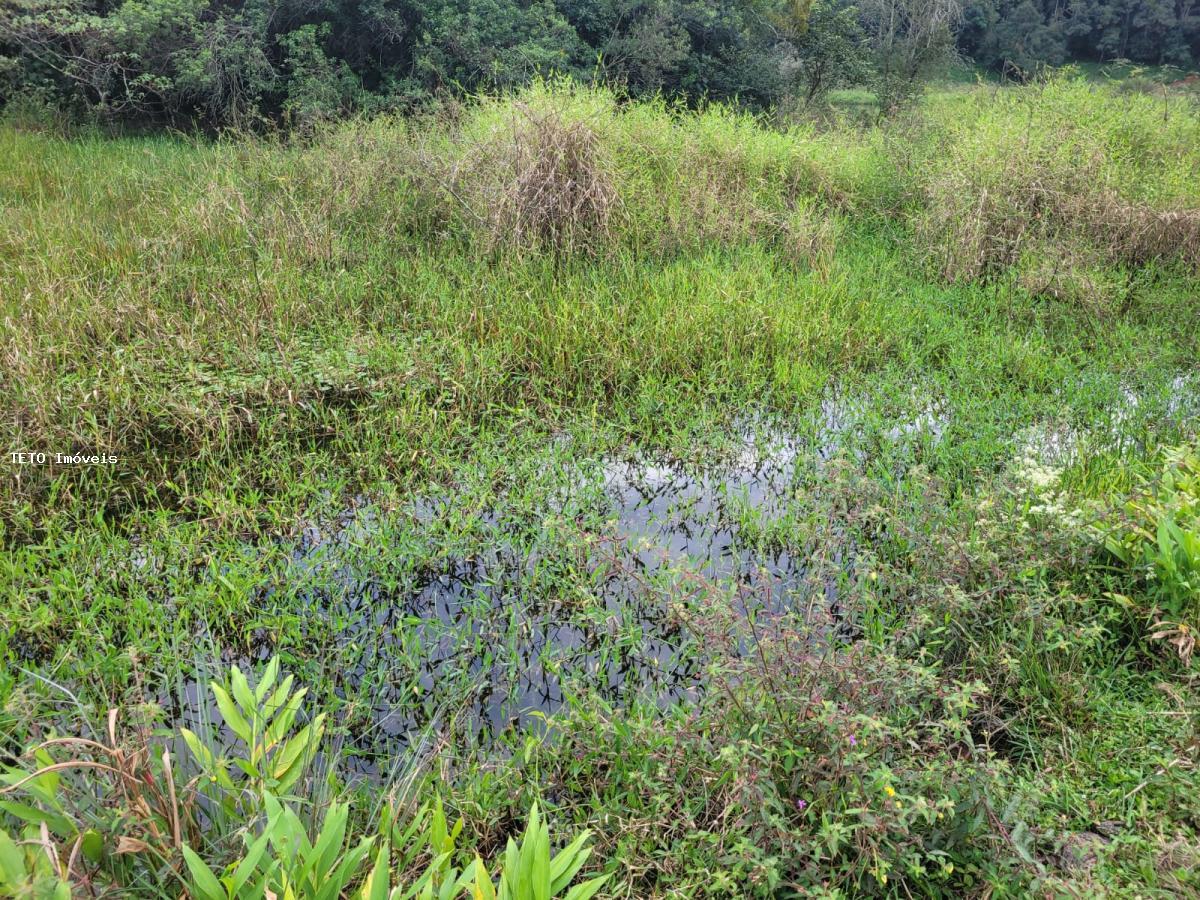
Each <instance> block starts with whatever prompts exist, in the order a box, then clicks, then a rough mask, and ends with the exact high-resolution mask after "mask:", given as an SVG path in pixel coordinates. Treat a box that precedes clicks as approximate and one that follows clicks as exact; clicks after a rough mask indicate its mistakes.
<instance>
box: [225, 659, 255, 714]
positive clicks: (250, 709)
mask: <svg viewBox="0 0 1200 900" xmlns="http://www.w3.org/2000/svg"><path fill="white" fill-rule="evenodd" d="M229 686H230V688H231V689H232V690H233V699H234V700H236V701H237V702H238V705H239V706H241V708H242V712H243V713H245V714H246V715H249V716H251V717H256V713H257V711H258V703H257V702H256V701H255V699H254V692H253V691H251V690H250V682H248V681H247V680H246V676H245V675H243V674H242V670H241V669H239V668H238V667H237V666H232V667H231V668H230V669H229Z"/></svg>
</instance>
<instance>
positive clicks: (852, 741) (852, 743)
mask: <svg viewBox="0 0 1200 900" xmlns="http://www.w3.org/2000/svg"><path fill="white" fill-rule="evenodd" d="M850 746H851V747H857V746H858V738H856V737H855V736H854V735H850Z"/></svg>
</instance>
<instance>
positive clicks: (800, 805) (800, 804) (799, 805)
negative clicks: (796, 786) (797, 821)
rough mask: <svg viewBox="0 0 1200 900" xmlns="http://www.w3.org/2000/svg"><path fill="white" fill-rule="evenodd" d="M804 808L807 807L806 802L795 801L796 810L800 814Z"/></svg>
mask: <svg viewBox="0 0 1200 900" xmlns="http://www.w3.org/2000/svg"><path fill="white" fill-rule="evenodd" d="M806 806H808V801H807V800H797V801H796V809H798V810H800V812H804V808H805V807H806Z"/></svg>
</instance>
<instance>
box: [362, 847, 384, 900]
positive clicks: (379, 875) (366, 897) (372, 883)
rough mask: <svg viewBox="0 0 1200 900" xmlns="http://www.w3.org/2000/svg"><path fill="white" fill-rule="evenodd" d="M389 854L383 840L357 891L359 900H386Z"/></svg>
mask: <svg viewBox="0 0 1200 900" xmlns="http://www.w3.org/2000/svg"><path fill="white" fill-rule="evenodd" d="M389 856H390V853H389V848H388V843H387V841H384V842H383V844H382V846H380V848H379V852H377V853H376V854H375V865H374V866H373V867H372V868H371V873H370V874H369V875H368V876H367V880H366V881H364V882H363V886H362V889H361V890H360V891H359V898H360V900H388V894H389V893H391V871H390V869H389V863H390V859H389Z"/></svg>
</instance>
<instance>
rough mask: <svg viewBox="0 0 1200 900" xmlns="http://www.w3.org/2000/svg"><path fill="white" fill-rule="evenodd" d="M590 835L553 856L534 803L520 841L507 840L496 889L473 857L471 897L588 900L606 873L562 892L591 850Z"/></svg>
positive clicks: (583, 834)
mask: <svg viewBox="0 0 1200 900" xmlns="http://www.w3.org/2000/svg"><path fill="white" fill-rule="evenodd" d="M590 836H591V835H590V833H589V832H587V831H585V832H583V833H582V834H580V835H579V836H578V837H577V838H575V840H574V841H572V842H571V843H570V844H569V845H568V846H567V847H565V848H564V849H563V850H561V851H559V852H558V853H557V854H555V855H554V856H553V857H552V856H551V855H550V830H549V828H548V827H547V826H546V823H545V822H544V821H543V820H542V819H541V818H540V816H539V814H538V807H537V804H536V803H535V804H533V808H532V809H531V810H530V812H529V823H528V824H527V825H526V826H525V833H524V834H523V835H522V836H521V842H520V844H517V843H516V842H515V841H514V840H513V839H512V838H509V839H508V846H507V848H506V849H505V851H504V858H503V860H502V861H501V868H500V882H499V888H497V887H496V886H495V885H494V884H493V882H492V880H491V877H490V876H489V875H488V871H487V867H486V866H485V865H484V863H483V860H482V859H481V858H479V857H478V856H477V857H476V858H475V869H474V873H473V874H474V883H473V884H472V886H471V890H472V896H473V897H474V898H475V900H549V898H551V897H560V896H561V897H563V898H564V900H588V898H589V897H592V896H593V895H595V893H596V892H597V891H599V890H600V888H601V887H603V886H604V883H605V882H606V881H608V877H609V876H607V875H600V876H597V877H596V878H592V879H590V880H589V881H585V882H583V883H582V884H577V885H575V886H574V887H571V888H570V890H567V892H566V893H565V894H563V893H562V891H563V890H564V889H566V888H567V886H568V885H570V884H571V881H572V879H574V877H575V876H576V875H577V874H578V872H579V870H580V869H582V868H583V865H584V863H586V862H587V860H588V857H589V856H591V853H592V851H591V849H590V848H588V847H585V846H584V845H585V844H586V843H587V841H588V838H589V837H590Z"/></svg>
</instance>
